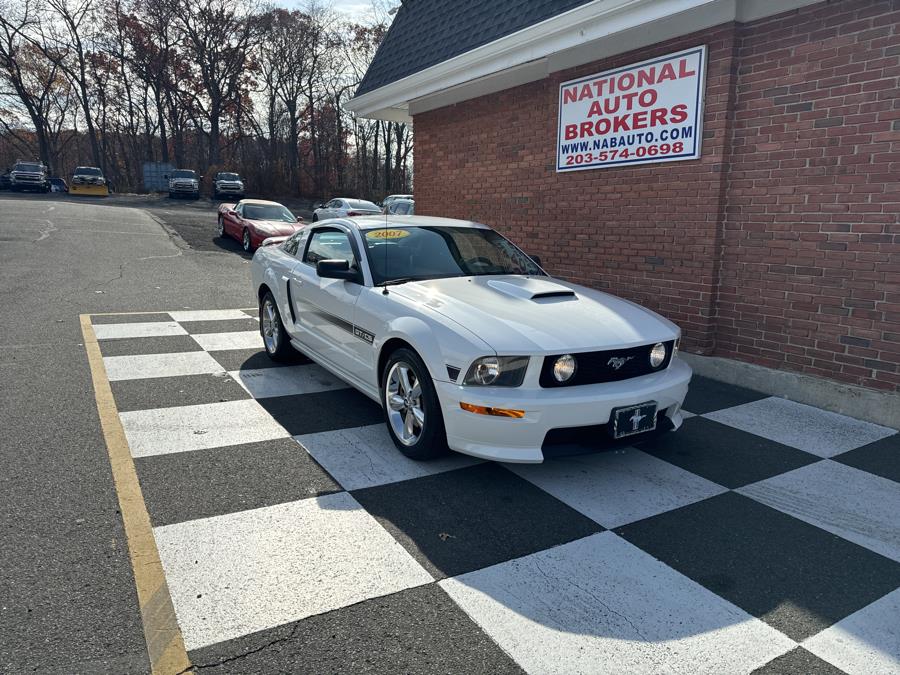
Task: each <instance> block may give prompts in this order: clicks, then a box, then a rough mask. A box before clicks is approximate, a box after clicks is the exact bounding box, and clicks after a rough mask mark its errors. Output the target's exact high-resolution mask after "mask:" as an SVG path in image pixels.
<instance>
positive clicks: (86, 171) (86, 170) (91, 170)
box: [74, 166, 103, 176]
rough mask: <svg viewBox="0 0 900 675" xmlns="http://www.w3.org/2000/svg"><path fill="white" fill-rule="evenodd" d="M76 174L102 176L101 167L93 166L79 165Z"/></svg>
mask: <svg viewBox="0 0 900 675" xmlns="http://www.w3.org/2000/svg"><path fill="white" fill-rule="evenodd" d="M74 175H76V176H102V175H103V174H102V173H100V169H98V168H96V167H93V166H79V167H78V168H77V169H75V174H74Z"/></svg>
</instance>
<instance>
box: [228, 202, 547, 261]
mask: <svg viewBox="0 0 900 675" xmlns="http://www.w3.org/2000/svg"><path fill="white" fill-rule="evenodd" d="M225 213H227V214H228V215H229V216H234V215H236V214H237V211H235V210H234V209H228V210H227V211H226V212H225ZM538 265H540V263H538Z"/></svg>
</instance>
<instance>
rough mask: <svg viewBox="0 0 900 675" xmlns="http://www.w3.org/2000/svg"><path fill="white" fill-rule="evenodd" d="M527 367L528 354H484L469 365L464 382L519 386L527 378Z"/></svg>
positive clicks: (482, 384) (485, 385) (494, 385)
mask: <svg viewBox="0 0 900 675" xmlns="http://www.w3.org/2000/svg"><path fill="white" fill-rule="evenodd" d="M527 368H528V357H527V356H483V357H482V358H480V359H476V360H475V362H474V363H472V365H471V366H469V372H468V373H466V379H465V380H463V383H464V384H474V385H479V386H483V387H487V386H493V387H518V386H519V385H520V384H522V380H523V379H525V370H526V369H527Z"/></svg>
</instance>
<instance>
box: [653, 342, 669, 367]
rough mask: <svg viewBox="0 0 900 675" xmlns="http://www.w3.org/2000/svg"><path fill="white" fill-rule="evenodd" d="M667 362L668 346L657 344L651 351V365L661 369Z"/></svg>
mask: <svg viewBox="0 0 900 675" xmlns="http://www.w3.org/2000/svg"><path fill="white" fill-rule="evenodd" d="M665 360H666V346H665V345H664V344H663V343H662V342H657V343H656V344H655V345H653V349H651V350H650V365H651V366H653V367H654V368H659V367H660V366H661V365H662V363H663V361H665Z"/></svg>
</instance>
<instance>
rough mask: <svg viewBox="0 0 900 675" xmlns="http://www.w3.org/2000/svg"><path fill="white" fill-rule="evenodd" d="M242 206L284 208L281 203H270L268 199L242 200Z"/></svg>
mask: <svg viewBox="0 0 900 675" xmlns="http://www.w3.org/2000/svg"><path fill="white" fill-rule="evenodd" d="M240 203H241V204H257V205H259V206H284V204H281V203H280V202H270V201H268V200H266V199H242V200H241V201H240Z"/></svg>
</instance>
